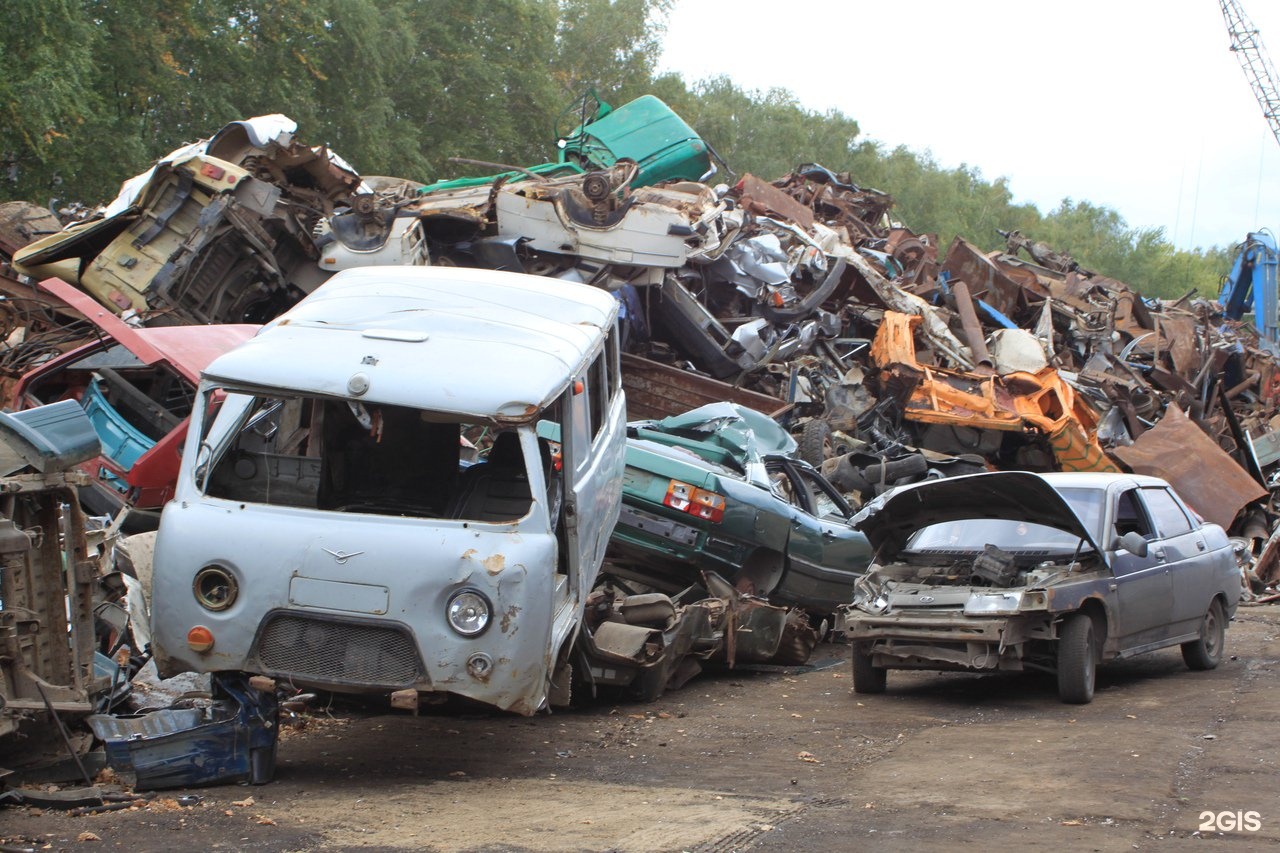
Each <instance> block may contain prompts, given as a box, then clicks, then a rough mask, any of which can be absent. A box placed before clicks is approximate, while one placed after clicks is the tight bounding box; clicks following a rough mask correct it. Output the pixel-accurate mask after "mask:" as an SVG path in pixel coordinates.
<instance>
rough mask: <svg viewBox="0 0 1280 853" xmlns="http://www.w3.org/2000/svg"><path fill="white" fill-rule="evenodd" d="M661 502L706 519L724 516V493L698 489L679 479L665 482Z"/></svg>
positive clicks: (717, 518)
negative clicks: (665, 488) (665, 487)
mask: <svg viewBox="0 0 1280 853" xmlns="http://www.w3.org/2000/svg"><path fill="white" fill-rule="evenodd" d="M662 502H663V503H664V504H666V505H667V506H669V507H671V508H672V509H678V510H680V511H681V512H687V513H689V515H694V516H697V517H698V518H705V519H706V520H707V521H715V522H719V521H720V519H722V518H724V495H719V494H716V493H715V492H709V491H707V490H706V489H699V488H697V487H696V486H691V485H689V484H688V483H682V482H680V481H679V480H672V481H671V482H670V483H668V484H667V495H666V497H664V498H663V499H662Z"/></svg>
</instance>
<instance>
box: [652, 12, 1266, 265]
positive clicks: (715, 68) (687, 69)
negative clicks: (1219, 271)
mask: <svg viewBox="0 0 1280 853" xmlns="http://www.w3.org/2000/svg"><path fill="white" fill-rule="evenodd" d="M1241 3H1242V5H1243V6H1244V10H1245V13H1246V14H1247V15H1249V17H1251V18H1252V19H1253V22H1254V23H1255V24H1256V25H1257V27H1258V30H1259V31H1260V32H1261V36H1262V40H1263V43H1264V45H1265V46H1266V47H1267V48H1268V50H1269V51H1270V53H1271V56H1272V61H1273V62H1275V61H1276V60H1277V59H1280V2H1277V0H1241ZM1228 44H1229V42H1228V38H1227V29H1226V25H1225V23H1224V22H1223V19H1222V13H1221V12H1220V11H1219V7H1218V3H1217V2H1216V1H1215V0H1073V2H1070V3H1046V2H1036V0H1030V2H1028V1H1027V0H1022V2H1014V0H969V2H956V0H876V2H870V1H869V0H843V2H841V0H789V2H779V0H676V1H675V3H674V7H673V9H672V12H671V15H670V18H669V19H668V26H667V35H666V40H665V48H666V49H665V53H664V55H663V59H662V64H661V68H662V70H669V71H677V72H679V73H680V74H681V75H682V76H683V77H684V78H685V80H686V81H688V82H690V83H693V82H696V81H698V80H701V79H705V78H707V77H711V76H715V75H719V74H724V75H727V76H728V77H730V78H731V79H732V80H733V81H734V82H736V83H737V84H738V85H739V86H742V87H744V88H747V89H768V88H771V87H781V88H785V89H789V90H791V91H792V92H793V93H794V94H795V95H796V97H797V98H798V99H799V100H800V102H801V103H802V104H804V106H805V107H807V108H809V109H812V110H817V111H825V110H828V109H837V110H840V111H841V112H843V113H845V114H846V115H848V116H850V117H851V118H854V119H856V120H857V121H858V123H859V126H860V127H861V129H862V134H863V136H864V137H867V138H871V139H875V140H879V141H881V142H883V143H885V144H887V145H889V146H894V145H906V146H907V147H909V148H912V149H915V150H917V151H926V150H927V151H931V152H932V153H933V156H934V158H935V159H936V160H937V161H938V162H939V163H940V164H942V165H943V166H946V167H954V166H959V165H960V164H962V163H963V164H968V165H969V166H972V167H976V168H978V169H980V170H981V172H982V175H983V177H985V178H987V179H989V180H990V179H994V178H997V177H1000V176H1004V177H1007V178H1008V179H1009V186H1010V189H1011V190H1012V192H1013V194H1014V199H1015V201H1016V202H1032V203H1034V204H1035V205H1036V206H1038V207H1039V208H1040V209H1041V210H1042V211H1044V212H1048V211H1049V210H1051V209H1053V208H1054V207H1056V206H1057V204H1058V203H1059V202H1060V201H1061V200H1062V199H1063V198H1067V197H1070V198H1072V199H1077V200H1079V199H1087V200H1089V201H1092V202H1095V203H1097V204H1102V205H1106V206H1108V207H1111V208H1114V209H1115V210H1117V211H1119V212H1120V214H1121V215H1122V216H1123V217H1124V218H1125V220H1126V221H1127V222H1128V223H1129V225H1130V226H1132V227H1151V226H1155V227H1162V228H1164V230H1165V235H1166V236H1167V237H1168V238H1169V239H1170V240H1171V241H1172V242H1173V243H1174V244H1175V245H1177V246H1179V247H1183V248H1186V247H1192V246H1210V245H1222V246H1226V245H1230V244H1234V243H1237V242H1239V241H1240V240H1242V239H1243V238H1244V236H1245V234H1246V233H1247V232H1248V231H1251V230H1256V229H1257V228H1259V227H1267V228H1270V229H1272V230H1275V231H1280V143H1277V141H1276V139H1275V138H1274V137H1273V136H1272V135H1271V131H1270V128H1269V127H1268V126H1267V123H1266V120H1265V119H1264V118H1263V117H1262V110H1261V107H1260V106H1259V105H1258V102H1257V101H1256V100H1255V99H1254V96H1253V91H1252V89H1251V88H1250V87H1249V83H1248V80H1247V78H1246V77H1245V75H1244V72H1243V71H1242V70H1241V68H1240V65H1239V62H1238V61H1237V59H1236V56H1235V55H1234V54H1233V53H1232V52H1231V51H1230V50H1228ZM806 156H807V155H806V154H805V153H804V152H802V151H797V152H796V161H797V162H800V161H803V160H804V159H805V157H806ZM830 165H835V164H830ZM771 177H773V176H771ZM854 177H855V180H856V176H854ZM880 189H883V190H885V191H887V192H890V193H892V192H893V187H880Z"/></svg>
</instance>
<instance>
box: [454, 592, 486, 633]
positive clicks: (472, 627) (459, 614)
mask: <svg viewBox="0 0 1280 853" xmlns="http://www.w3.org/2000/svg"><path fill="white" fill-rule="evenodd" d="M445 612H446V614H447V616H448V618H449V627H450V628H452V629H453V630H455V631H457V632H458V633H459V634H461V635H462V636H464V637H478V636H480V635H481V634H483V633H484V629H485V628H488V627H489V617H490V615H491V614H492V613H493V607H492V606H491V605H490V604H489V599H487V598H485V597H484V594H483V593H481V592H479V591H477V590H474V589H463V590H459V591H458V592H455V593H454V594H453V595H452V596H450V598H449V604H448V606H447V607H446V608H445Z"/></svg>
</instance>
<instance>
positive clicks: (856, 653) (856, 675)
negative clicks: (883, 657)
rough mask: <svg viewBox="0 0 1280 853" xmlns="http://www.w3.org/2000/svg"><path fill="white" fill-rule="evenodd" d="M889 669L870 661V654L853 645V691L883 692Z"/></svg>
mask: <svg viewBox="0 0 1280 853" xmlns="http://www.w3.org/2000/svg"><path fill="white" fill-rule="evenodd" d="M888 677H889V671H888V670H886V669H885V668H884V667H882V666H874V665H872V663H871V655H869V654H867V653H866V652H865V651H863V650H862V648H861V647H859V646H856V645H855V646H854V647H853V692H854V693H883V692H884V688H885V685H886V684H887V683H888V680H889V679H888Z"/></svg>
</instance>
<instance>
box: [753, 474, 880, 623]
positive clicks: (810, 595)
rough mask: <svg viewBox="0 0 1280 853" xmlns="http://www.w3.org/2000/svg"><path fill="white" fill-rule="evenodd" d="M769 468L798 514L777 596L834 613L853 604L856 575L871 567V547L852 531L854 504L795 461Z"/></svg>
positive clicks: (775, 595) (808, 607)
mask: <svg viewBox="0 0 1280 853" xmlns="http://www.w3.org/2000/svg"><path fill="white" fill-rule="evenodd" d="M768 467H769V472H770V475H771V476H772V477H774V478H775V482H778V483H779V484H780V486H781V487H782V488H784V489H785V490H786V494H787V497H788V501H789V503H790V504H791V507H790V509H791V510H792V513H791V518H790V521H791V535H790V536H789V537H788V539H787V570H786V572H785V573H784V574H783V576H782V581H781V583H779V585H778V587H777V589H776V590H775V591H774V593H773V595H772V596H771V597H772V598H773V599H775V600H776V601H779V602H785V603H787V604H796V605H799V606H801V607H805V608H807V609H809V610H811V611H813V612H816V613H820V614H823V615H825V614H827V613H830V612H831V611H833V610H834V609H835V608H836V607H838V606H839V605H841V604H847V603H849V602H850V601H852V600H853V581H854V575H853V572H855V571H860V570H861V569H862V568H864V567H865V566H866V564H867V560H868V557H869V547H870V546H869V545H868V544H867V542H866V540H865V538H864V537H862V536H861V534H858V533H857V532H856V531H854V530H853V529H852V528H850V527H849V525H848V518H849V516H850V515H852V510H850V509H849V505H848V504H847V503H845V501H844V498H843V497H841V496H840V494H839V493H838V492H836V490H835V489H834V488H832V487H831V485H830V484H829V483H827V482H826V481H825V480H823V479H822V478H821V477H820V476H818V475H817V474H816V473H814V472H813V471H810V470H808V469H805V468H801V467H800V466H797V465H795V464H793V463H792V462H790V461H789V460H785V461H784V460H781V459H774V460H771V461H770V462H769V465H768ZM783 478H785V479H783Z"/></svg>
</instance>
